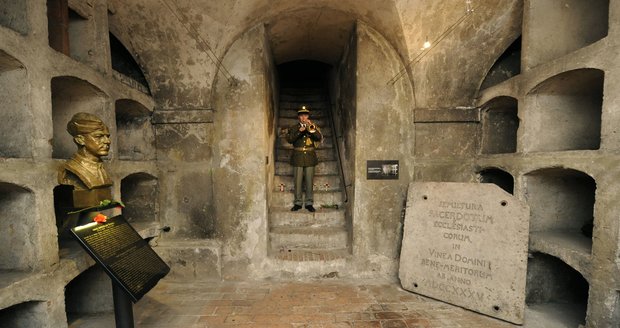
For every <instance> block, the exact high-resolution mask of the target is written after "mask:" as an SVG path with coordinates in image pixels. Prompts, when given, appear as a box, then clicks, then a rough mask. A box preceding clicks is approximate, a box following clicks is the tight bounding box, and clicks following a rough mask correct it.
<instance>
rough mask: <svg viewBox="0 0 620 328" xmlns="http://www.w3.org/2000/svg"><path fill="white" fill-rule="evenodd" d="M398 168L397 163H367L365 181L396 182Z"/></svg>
mask: <svg viewBox="0 0 620 328" xmlns="http://www.w3.org/2000/svg"><path fill="white" fill-rule="evenodd" d="M399 172H400V166H399V165H398V161H367V162H366V179H367V180H398V174H399Z"/></svg>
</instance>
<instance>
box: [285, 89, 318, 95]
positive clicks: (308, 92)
mask: <svg viewBox="0 0 620 328" xmlns="http://www.w3.org/2000/svg"><path fill="white" fill-rule="evenodd" d="M325 92H326V91H325V89H324V88H282V89H280V94H281V95H314V94H325Z"/></svg>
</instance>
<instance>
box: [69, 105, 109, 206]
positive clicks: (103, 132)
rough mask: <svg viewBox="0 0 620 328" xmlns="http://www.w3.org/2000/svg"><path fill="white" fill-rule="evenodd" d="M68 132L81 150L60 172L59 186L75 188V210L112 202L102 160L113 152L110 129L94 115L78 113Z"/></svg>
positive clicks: (74, 116)
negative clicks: (111, 150) (105, 201)
mask: <svg viewBox="0 0 620 328" xmlns="http://www.w3.org/2000/svg"><path fill="white" fill-rule="evenodd" d="M67 132H69V134H71V136H72V137H73V142H75V144H76V145H77V147H78V150H77V152H76V153H75V154H74V155H73V157H72V158H71V159H69V160H67V161H66V162H65V163H64V165H63V166H62V167H61V168H60V170H59V172H58V183H60V184H63V185H70V186H73V188H74V189H73V197H74V205H75V206H76V207H87V206H94V205H97V204H98V202H99V201H101V200H103V199H110V196H111V190H110V188H109V187H110V186H112V180H111V179H110V177H109V176H108V173H107V172H106V171H105V168H104V167H103V161H102V160H101V157H103V156H107V155H108V152H109V151H110V132H109V130H108V127H107V126H106V125H105V124H104V123H103V121H101V119H100V118H99V117H97V116H95V115H93V114H89V113H77V114H75V115H73V117H72V118H71V120H70V121H69V123H67ZM87 191H95V192H94V193H87Z"/></svg>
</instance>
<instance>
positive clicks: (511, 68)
mask: <svg viewBox="0 0 620 328" xmlns="http://www.w3.org/2000/svg"><path fill="white" fill-rule="evenodd" d="M520 73H521V36H519V37H518V38H517V39H516V40H515V41H514V42H513V43H512V44H511V45H510V46H509V47H508V48H507V49H506V50H505V51H504V53H502V55H501V56H499V58H498V59H497V60H496V61H495V63H494V64H493V66H492V67H491V69H490V70H489V72H488V73H487V75H486V76H485V78H484V81H482V84H481V85H480V90H484V89H486V88H490V87H492V86H494V85H497V84H500V83H502V82H504V81H506V80H508V79H510V78H511V77H513V76H515V75H519V74H520Z"/></svg>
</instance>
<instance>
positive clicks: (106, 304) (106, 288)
mask: <svg viewBox="0 0 620 328" xmlns="http://www.w3.org/2000/svg"><path fill="white" fill-rule="evenodd" d="M65 310H66V312H67V323H68V324H69V325H71V324H72V323H74V322H75V321H77V320H79V319H86V318H88V317H92V316H97V315H101V314H105V313H111V312H112V311H113V310H114V305H113V300H112V288H111V285H110V278H109V277H108V276H107V274H106V273H105V272H104V271H103V269H102V268H101V266H99V265H95V266H92V267H90V268H89V269H88V270H86V271H84V272H82V273H81V274H80V275H79V276H77V277H76V278H75V279H73V280H72V281H71V282H70V283H69V284H68V285H67V286H66V287H65Z"/></svg>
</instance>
